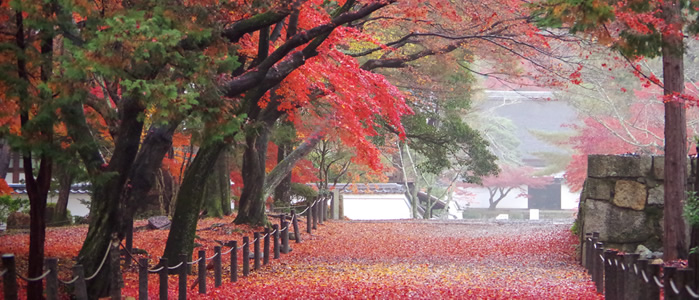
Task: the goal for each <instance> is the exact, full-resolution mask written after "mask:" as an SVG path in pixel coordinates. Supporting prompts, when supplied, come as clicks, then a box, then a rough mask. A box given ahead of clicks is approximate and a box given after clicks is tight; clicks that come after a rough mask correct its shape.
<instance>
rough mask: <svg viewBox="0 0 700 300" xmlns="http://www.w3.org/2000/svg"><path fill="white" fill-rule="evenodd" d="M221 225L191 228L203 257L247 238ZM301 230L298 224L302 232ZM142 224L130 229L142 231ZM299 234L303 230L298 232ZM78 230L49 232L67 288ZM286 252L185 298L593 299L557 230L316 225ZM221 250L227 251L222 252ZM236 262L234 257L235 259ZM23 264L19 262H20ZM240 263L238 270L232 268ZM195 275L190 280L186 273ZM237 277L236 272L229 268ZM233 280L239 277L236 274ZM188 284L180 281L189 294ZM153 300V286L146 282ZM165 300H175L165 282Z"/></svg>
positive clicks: (173, 282)
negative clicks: (203, 292)
mask: <svg viewBox="0 0 700 300" xmlns="http://www.w3.org/2000/svg"><path fill="white" fill-rule="evenodd" d="M231 220H232V218H231V217H226V218H224V219H207V220H203V221H202V222H200V226H199V230H198V232H197V235H198V236H199V239H198V240H197V242H198V243H200V244H203V246H202V247H201V248H199V249H204V250H206V252H207V257H209V256H211V255H213V246H215V245H218V244H217V243H216V242H215V241H217V240H223V241H226V240H238V241H239V243H240V240H241V237H242V236H243V235H244V234H245V235H247V236H252V234H251V232H252V231H253V230H260V229H259V228H257V229H255V228H249V227H241V226H236V227H234V226H233V225H232V224H231V223H230V221H231ZM302 223H304V222H302ZM142 225H143V221H141V222H139V223H137V227H138V226H142ZM300 225H301V226H300V227H301V230H304V224H300ZM85 233H86V228H85V227H83V226H77V227H69V228H59V229H51V230H49V232H48V234H47V235H48V239H47V256H49V257H59V258H60V259H61V262H62V263H61V264H60V267H59V269H60V270H61V274H60V277H61V278H62V279H67V278H69V275H68V270H69V267H70V265H72V262H71V261H70V259H71V258H72V257H73V256H74V255H76V254H77V253H78V249H79V247H80V244H81V241H82V238H83V236H84V235H85ZM166 236H167V231H147V230H139V231H137V232H136V233H135V240H134V246H135V247H137V248H143V249H146V250H147V251H148V252H149V253H150V256H149V258H150V264H151V265H154V264H155V263H156V261H157V259H158V257H157V255H158V254H159V253H162V251H163V249H162V248H163V245H165V239H166ZM302 237H303V242H302V243H300V244H295V243H293V242H292V244H291V247H292V248H293V251H292V252H291V253H290V254H287V255H284V254H283V255H282V258H281V259H279V260H272V259H271V262H270V264H269V265H267V266H264V267H263V268H262V269H261V270H260V271H252V272H251V275H250V276H249V277H239V280H238V282H236V283H229V282H228V280H227V276H228V263H227V261H228V260H227V259H228V255H227V256H225V257H224V268H225V270H224V276H226V278H225V279H226V280H225V281H224V285H223V286H221V287H219V288H215V287H214V286H213V271H211V270H210V271H209V272H210V273H212V274H209V276H208V278H207V291H208V293H207V294H206V295H199V294H197V289H192V290H189V291H188V298H189V299H268V298H280V297H282V298H287V299H299V298H304V299H328V298H331V299H334V298H345V299H355V298H357V299H366V298H382V299H404V298H420V299H445V298H462V299H464V298H466V299H514V298H515V299H602V298H603V297H602V295H597V294H596V293H595V290H594V286H593V283H592V282H591V281H590V280H589V279H588V277H587V276H586V274H585V272H584V270H583V268H582V267H580V266H579V265H578V264H577V262H576V261H575V259H574V245H575V244H576V238H575V237H574V236H573V235H571V233H570V232H569V231H568V228H567V226H565V225H551V224H546V225H545V224H532V225H523V224H514V225H508V224H506V225H496V224H483V223H481V224H475V223H471V224H469V223H432V222H419V221H404V222H397V223H375V222H326V223H325V224H324V225H320V228H319V230H317V231H314V233H313V235H311V236H309V235H307V234H303V236H302ZM27 239H28V236H27V235H26V234H11V235H5V236H2V237H0V252H2V253H7V252H14V253H16V254H17V255H18V257H19V265H20V269H21V268H23V262H22V261H23V259H26V252H27V246H26V240H27ZM224 250H227V248H226V247H224ZM239 256H240V255H239ZM24 263H26V261H25V262H24ZM239 263H240V262H239ZM194 269H195V272H196V268H194ZM239 270H240V265H239ZM239 272H240V271H239ZM195 278H196V274H193V275H192V276H191V277H189V279H188V286H191V285H192V282H193V281H194V280H195ZM124 279H125V280H124V282H125V287H124V289H123V290H122V293H123V295H125V296H133V297H136V296H137V293H138V292H137V291H138V274H137V271H136V267H135V266H134V267H132V268H130V269H127V270H126V271H125V272H124ZM149 292H150V294H151V295H153V296H155V295H157V294H158V277H157V276H156V275H151V276H150V277H149ZM169 293H170V295H169V297H170V298H175V297H177V293H178V289H177V278H176V277H175V276H171V278H170V284H169Z"/></svg>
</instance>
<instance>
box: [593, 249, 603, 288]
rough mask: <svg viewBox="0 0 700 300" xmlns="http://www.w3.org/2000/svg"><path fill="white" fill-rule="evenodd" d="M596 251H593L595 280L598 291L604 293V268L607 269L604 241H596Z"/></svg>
mask: <svg viewBox="0 0 700 300" xmlns="http://www.w3.org/2000/svg"><path fill="white" fill-rule="evenodd" d="M594 248H595V251H594V252H593V281H594V282H595V288H596V292H598V293H599V294H602V293H603V287H604V285H603V270H604V269H605V261H604V258H601V257H603V253H604V250H603V243H600V242H599V243H595V245H594Z"/></svg>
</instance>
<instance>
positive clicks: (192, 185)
mask: <svg viewBox="0 0 700 300" xmlns="http://www.w3.org/2000/svg"><path fill="white" fill-rule="evenodd" d="M225 148H226V144H224V142H213V143H211V144H208V145H205V146H203V147H202V148H200V149H199V151H198V152H197V156H195V158H194V160H193V161H192V164H191V165H190V166H189V167H188V168H187V171H185V177H184V178H183V180H182V185H181V186H180V192H179V193H178V194H177V200H175V201H176V202H175V213H174V215H173V220H172V225H171V226H170V233H168V241H167V242H166V244H165V251H164V252H163V258H167V259H168V262H169V263H170V265H171V266H172V265H177V264H178V263H179V261H180V258H179V255H180V254H182V253H185V254H187V255H188V256H187V257H192V250H193V248H194V236H195V232H196V231H197V221H198V220H199V211H200V210H199V209H200V208H201V207H202V203H203V201H204V186H205V184H206V182H207V179H208V178H209V177H210V175H211V169H212V168H213V167H214V165H215V164H216V162H217V160H218V158H219V155H220V154H221V152H222V151H224V149H225Z"/></svg>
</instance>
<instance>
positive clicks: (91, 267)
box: [71, 95, 145, 299]
mask: <svg viewBox="0 0 700 300" xmlns="http://www.w3.org/2000/svg"><path fill="white" fill-rule="evenodd" d="M121 101H122V103H121V107H120V110H121V126H120V128H119V129H120V130H119V134H118V135H117V140H116V141H115V148H114V155H113V156H112V159H111V160H110V162H109V165H107V166H106V167H104V168H103V170H102V172H98V171H94V170H93V171H91V170H90V168H91V167H92V165H93V164H94V163H95V161H93V160H90V159H84V160H85V162H86V168H87V169H88V172H89V173H91V174H94V175H93V178H91V181H92V187H93V191H92V201H91V203H90V227H89V228H88V233H87V236H86V237H85V241H84V242H83V247H82V248H81V249H80V253H79V254H78V263H80V264H82V265H83V266H84V268H85V274H86V275H87V276H90V275H91V274H93V273H94V272H95V271H97V268H98V267H99V266H100V263H101V262H102V258H103V257H104V255H105V251H106V249H107V247H108V246H109V245H110V242H111V239H112V235H113V234H116V235H117V236H118V237H119V238H123V233H124V231H123V227H122V223H123V220H124V217H123V211H122V210H120V207H121V205H120V204H121V203H120V202H121V201H122V199H123V197H122V196H123V195H124V193H125V189H124V187H125V184H126V182H127V178H128V176H129V172H130V170H131V167H132V165H133V163H134V160H135V158H136V154H137V152H138V149H139V144H140V142H141V131H142V129H143V122H142V121H139V115H140V114H141V113H142V112H143V110H144V109H145V107H144V106H143V104H142V103H141V101H139V100H138V99H136V98H133V97H129V96H126V95H125V96H124V97H123V98H122V100H121ZM79 109H82V108H79ZM71 113H80V114H82V111H73V112H71ZM110 273H111V270H110V264H104V266H102V269H101V270H100V272H99V273H98V274H97V277H95V279H93V280H90V281H88V286H87V287H88V295H90V297H93V298H95V299H96V298H99V297H104V296H106V295H109V288H110V283H111V280H110V279H109V274H110Z"/></svg>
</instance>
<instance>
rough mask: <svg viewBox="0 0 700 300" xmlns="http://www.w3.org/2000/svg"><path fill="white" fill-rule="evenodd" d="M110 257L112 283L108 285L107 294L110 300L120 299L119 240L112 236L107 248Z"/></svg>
mask: <svg viewBox="0 0 700 300" xmlns="http://www.w3.org/2000/svg"><path fill="white" fill-rule="evenodd" d="M109 257H110V263H111V265H110V267H111V268H110V269H111V270H110V271H111V274H110V277H111V280H112V284H111V286H110V291H109V294H110V296H111V298H112V300H121V299H122V284H123V280H122V270H121V253H119V240H118V239H117V238H116V236H114V237H113V238H112V244H111V246H110V249H109Z"/></svg>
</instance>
